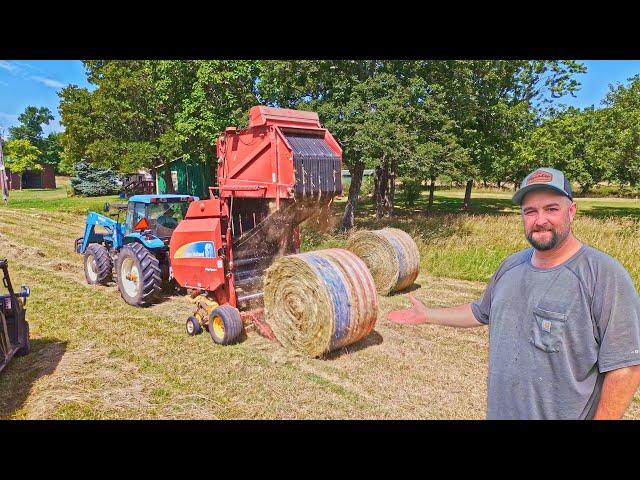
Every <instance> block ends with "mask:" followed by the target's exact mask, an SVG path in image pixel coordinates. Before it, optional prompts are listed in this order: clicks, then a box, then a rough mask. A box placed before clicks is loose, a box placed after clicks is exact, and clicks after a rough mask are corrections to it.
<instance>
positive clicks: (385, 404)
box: [0, 184, 640, 419]
mask: <svg viewBox="0 0 640 480" xmlns="http://www.w3.org/2000/svg"><path fill="white" fill-rule="evenodd" d="M59 185H60V184H59ZM462 195H463V192H462V191H442V192H437V195H436V202H435V206H434V212H432V214H431V215H429V216H427V215H426V214H425V202H426V197H425V196H423V197H422V198H421V199H420V201H419V202H418V203H417V204H416V206H415V207H412V208H407V207H405V206H403V205H402V204H400V205H399V206H398V208H397V210H396V212H397V217H396V218H394V219H392V220H389V219H385V220H383V221H381V222H380V223H376V222H375V219H374V217H373V207H372V205H371V203H370V201H368V200H366V199H365V200H364V201H363V203H362V204H361V206H360V208H359V212H358V216H357V228H380V227H381V226H385V225H394V226H399V227H400V228H403V229H405V230H407V231H408V232H410V233H411V234H412V235H413V236H414V238H415V239H416V241H417V243H418V245H419V247H420V250H421V273H420V275H419V277H418V279H417V281H416V285H415V286H414V288H415V290H414V294H415V295H416V296H417V297H418V298H421V299H422V300H424V301H425V302H427V303H429V304H431V305H434V306H452V305H456V304H460V303H464V302H468V301H470V300H473V299H475V298H477V297H478V296H479V295H480V294H481V293H482V291H483V289H484V287H485V285H486V282H487V280H488V278H489V277H490V275H491V274H492V273H493V271H494V270H495V268H496V267H497V266H498V265H499V263H500V262H501V261H502V259H503V258H504V257H505V256H507V255H509V254H510V253H513V252H515V251H517V250H518V249H520V248H523V247H525V246H526V241H525V239H524V236H523V234H522V227H521V224H520V218H519V215H518V213H517V209H516V208H514V207H513V206H512V205H511V203H510V200H509V199H510V196H511V194H509V193H497V194H496V193H490V192H488V193H477V194H474V198H473V202H472V206H471V209H470V211H469V212H467V213H464V214H462V213H460V212H459V206H460V200H461V198H462ZM105 201H120V200H119V199H118V198H117V197H102V198H91V199H86V198H81V197H73V198H71V197H67V194H66V191H65V186H64V184H62V185H60V187H59V188H58V189H57V190H55V191H44V190H42V191H37V190H36V191H33V190H31V191H26V190H25V191H22V192H11V197H10V203H9V205H8V206H7V207H4V206H0V257H7V258H8V259H9V266H10V270H11V275H12V279H13V281H14V283H15V284H17V285H20V284H27V285H29V286H30V287H31V291H32V295H31V298H30V299H29V302H28V305H27V307H28V310H27V312H28V313H27V319H28V321H29V323H30V325H31V333H32V353H31V354H30V355H28V356H26V357H22V358H16V359H14V360H13V361H12V363H11V364H10V365H9V366H8V367H7V368H6V369H5V370H4V371H3V373H2V374H0V418H17V419H21V418H54V419H65V418H90V419H94V418H211V419H216V418H220V419H231V418H262V419H265V418H266V419H269V418H298V419H308V418H320V419H324V418H356V419H362V418H419V419H481V418H484V415H485V395H486V375H487V365H486V362H487V331H486V329H483V328H479V329H471V330H455V329H450V328H443V327H427V326H421V327H402V326H399V325H395V324H391V323H390V322H389V321H387V320H386V314H387V312H388V311H389V310H391V309H395V308H402V307H406V306H408V301H407V299H406V296H405V295H404V294H399V295H394V296H391V297H379V306H380V308H379V315H378V321H377V324H376V328H375V331H374V332H373V333H372V334H371V335H370V336H369V337H367V338H366V339H364V340H362V341H361V342H359V343H357V344H355V345H351V346H349V347H346V348H343V349H342V350H340V351H338V352H334V353H332V354H330V355H329V356H327V357H326V358H324V359H307V358H303V357H300V356H298V355H294V354H289V353H287V352H285V351H284V350H283V349H282V348H281V347H279V346H278V345H277V344H276V343H274V342H269V341H267V340H266V339H264V338H262V337H260V336H258V335H257V334H256V333H255V332H253V331H249V332H248V333H247V338H246V339H245V340H243V341H242V342H241V343H239V344H237V345H233V346H229V347H219V346H216V345H214V344H213V343H212V342H211V340H210V338H209V337H208V336H207V335H206V334H205V335H201V336H198V337H188V336H187V335H186V333H185V332H184V321H185V319H186V317H187V316H188V315H189V314H190V312H191V305H190V303H189V301H188V299H187V298H185V297H180V296H172V297H168V298H166V299H164V301H163V302H162V303H160V304H158V305H155V306H153V307H151V308H148V309H137V308H134V307H131V306H129V305H127V304H125V303H124V302H123V301H122V300H121V299H120V295H119V293H118V291H117V288H116V287H115V286H114V285H111V286H107V287H94V286H89V285H87V284H86V282H85V280H84V274H83V270H82V257H81V256H80V255H77V254H75V253H74V252H73V241H74V239H75V238H76V237H78V236H80V235H81V233H82V229H83V225H84V215H85V213H86V211H87V210H89V209H92V210H97V211H101V209H102V205H103V204H104V202H105ZM343 205H344V199H342V200H338V201H336V202H335V207H334V216H333V218H332V221H333V225H337V224H338V222H339V221H340V215H341V212H342V208H343ZM578 210H579V215H578V219H577V220H576V222H575V231H576V233H577V235H578V237H579V238H580V239H582V240H583V241H585V242H587V243H590V244H591V245H593V246H596V247H598V248H601V249H602V250H604V251H607V252H608V253H610V254H612V255H614V256H615V257H616V258H618V259H619V260H620V261H621V262H622V263H623V265H625V267H626V268H627V269H629V271H630V273H631V275H632V277H633V279H634V281H635V282H636V286H637V287H639V286H640V235H639V234H640V231H639V228H640V227H639V225H640V201H638V200H631V199H624V200H622V199H578ZM302 241H303V250H311V249H318V248H326V247H340V246H344V244H345V242H346V239H345V237H344V236H342V235H341V234H339V233H338V232H337V231H335V230H330V231H325V232H319V231H318V230H317V225H315V224H314V221H310V222H308V224H307V225H305V226H304V228H303V229H302ZM627 418H636V419H640V397H639V396H636V398H635V399H634V402H633V404H632V406H631V408H630V410H629V411H628V413H627Z"/></svg>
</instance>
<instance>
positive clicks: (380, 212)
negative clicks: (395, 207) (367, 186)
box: [375, 157, 389, 220]
mask: <svg viewBox="0 0 640 480" xmlns="http://www.w3.org/2000/svg"><path fill="white" fill-rule="evenodd" d="M375 180H376V181H375V199H376V219H377V220H380V219H381V218H382V217H384V216H385V214H386V213H387V211H388V202H389V167H388V165H387V162H386V160H385V159H384V157H383V158H382V166H378V167H376V179H375Z"/></svg>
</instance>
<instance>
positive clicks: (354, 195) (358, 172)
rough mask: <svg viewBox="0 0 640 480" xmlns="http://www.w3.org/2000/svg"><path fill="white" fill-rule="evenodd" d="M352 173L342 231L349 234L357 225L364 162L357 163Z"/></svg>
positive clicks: (351, 170)
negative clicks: (356, 217)
mask: <svg viewBox="0 0 640 480" xmlns="http://www.w3.org/2000/svg"><path fill="white" fill-rule="evenodd" d="M349 171H350V172H351V185H349V198H348V199H347V204H346V205H345V207H344V213H343V214H342V231H343V232H347V231H349V230H351V229H352V228H353V225H354V224H355V211H356V205H357V204H358V197H359V195H360V187H361V186H362V173H363V172H364V162H361V161H357V162H356V164H355V165H354V166H353V168H351V169H349Z"/></svg>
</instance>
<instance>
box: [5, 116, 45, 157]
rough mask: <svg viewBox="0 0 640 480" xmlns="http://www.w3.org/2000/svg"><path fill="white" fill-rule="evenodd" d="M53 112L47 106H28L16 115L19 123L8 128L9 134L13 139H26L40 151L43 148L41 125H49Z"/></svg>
mask: <svg viewBox="0 0 640 480" xmlns="http://www.w3.org/2000/svg"><path fill="white" fill-rule="evenodd" d="M53 118H54V117H53V114H52V113H51V110H49V109H48V108H47V107H34V106H28V107H27V108H25V110H24V112H22V113H21V114H20V115H19V116H18V122H20V125H18V126H17V127H11V128H9V136H10V138H11V139H13V140H28V141H29V142H31V144H32V145H34V146H35V147H36V148H38V149H39V150H40V151H41V152H43V151H44V150H45V148H44V147H45V145H44V137H43V136H42V125H49V122H50V121H51V120H53Z"/></svg>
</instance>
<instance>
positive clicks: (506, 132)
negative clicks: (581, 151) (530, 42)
mask: <svg viewBox="0 0 640 480" xmlns="http://www.w3.org/2000/svg"><path fill="white" fill-rule="evenodd" d="M436 71H437V70H436ZM584 71H585V68H584V66H583V65H582V64H580V63H578V62H574V61H555V60H554V61H537V60H536V61H526V60H508V61H507V60H472V61H456V62H444V63H443V64H442V68H441V69H440V71H439V72H437V73H438V74H439V76H440V77H442V78H445V79H448V81H445V82H443V83H444V84H447V83H448V84H449V85H452V86H453V88H450V89H448V90H447V97H446V98H447V102H448V104H449V111H450V113H451V116H452V119H454V120H455V122H456V125H457V137H458V139H459V142H460V144H461V146H462V147H463V148H464V149H465V150H466V152H467V153H468V155H469V158H470V162H468V163H467V162H465V163H463V164H461V165H460V168H459V173H460V174H465V173H466V177H467V178H466V181H467V184H466V191H465V198H464V201H463V209H466V208H468V206H469V204H470V200H471V188H472V186H473V180H474V179H485V180H492V179H497V180H500V179H502V178H504V176H505V175H508V172H507V171H506V170H505V169H504V168H503V165H505V164H506V163H507V162H508V159H509V158H511V157H512V156H513V154H514V150H513V149H514V147H515V145H516V143H517V141H518V139H520V138H522V137H523V136H524V135H525V133H526V132H527V131H528V130H530V129H531V128H533V127H534V126H535V125H536V122H537V121H538V120H539V118H541V117H542V116H543V115H544V113H545V112H546V111H547V110H548V108H549V105H550V104H551V103H552V102H553V101H555V100H556V99H557V98H560V97H562V96H564V95H567V94H573V92H575V91H576V90H577V89H578V88H579V83H578V82H577V81H576V80H575V78H574V75H575V74H576V73H580V72H584Z"/></svg>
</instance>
